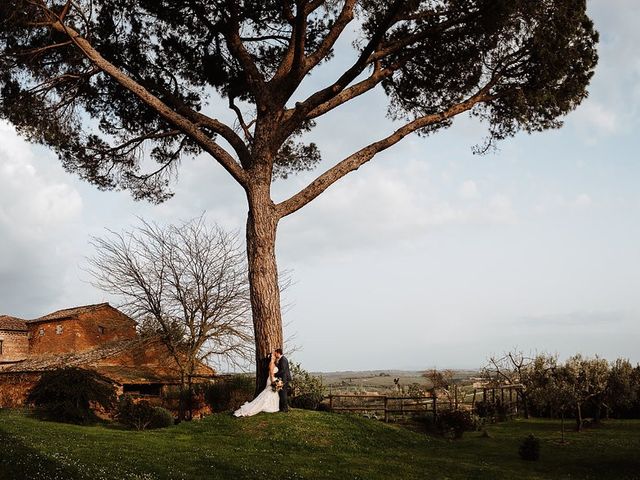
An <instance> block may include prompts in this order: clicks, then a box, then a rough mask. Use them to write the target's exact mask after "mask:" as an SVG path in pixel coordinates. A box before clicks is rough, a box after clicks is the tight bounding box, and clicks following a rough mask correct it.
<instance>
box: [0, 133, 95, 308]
mask: <svg viewBox="0 0 640 480" xmlns="http://www.w3.org/2000/svg"><path fill="white" fill-rule="evenodd" d="M34 151H35V148H34V147H32V146H31V145H29V144H28V143H27V142H25V141H24V140H22V139H20V138H19V137H18V135H17V134H16V132H15V130H14V129H13V128H12V127H10V126H8V125H7V124H6V123H3V122H0V178H1V179H2V186H3V188H2V189H0V292H2V298H0V300H1V304H0V306H1V307H2V310H3V311H1V312H0V314H1V313H9V314H14V315H21V314H22V315H25V314H34V315H35V314H42V313H44V312H43V311H41V308H42V305H45V304H46V305H50V304H51V303H53V302H55V299H56V298H57V296H59V295H60V294H61V293H62V292H63V291H64V283H65V280H64V279H65V278H66V277H67V276H68V269H69V266H70V265H75V264H76V263H77V262H78V258H77V252H76V251H75V250H76V248H75V247H76V242H77V241H78V239H77V238H76V237H77V235H74V233H75V232H74V231H73V228H70V225H71V224H75V223H77V222H78V221H79V220H80V217H81V213H82V209H83V202H82V198H81V197H80V194H79V193H78V191H76V189H75V188H74V187H73V186H71V185H70V184H69V183H66V182H65V181H64V179H62V178H61V176H60V175H59V173H56V172H55V170H54V169H49V168H48V167H49V165H52V166H53V165H56V164H55V163H54V160H52V159H46V161H47V162H51V163H50V164H49V163H46V162H42V163H43V165H44V164H46V167H44V166H43V165H38V161H39V160H40V159H39V158H38V157H36V156H35V155H34ZM58 168H59V167H58ZM80 241H84V239H81V240H80Z"/></svg>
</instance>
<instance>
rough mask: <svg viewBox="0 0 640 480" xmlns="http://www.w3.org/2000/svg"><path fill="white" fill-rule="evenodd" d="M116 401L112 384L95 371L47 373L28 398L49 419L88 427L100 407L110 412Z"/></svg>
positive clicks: (75, 370)
mask: <svg viewBox="0 0 640 480" xmlns="http://www.w3.org/2000/svg"><path fill="white" fill-rule="evenodd" d="M115 401H116V395H115V387H114V385H113V383H112V382H111V380H109V379H108V378H106V377H104V376H102V375H100V374H99V373H97V372H95V371H92V370H84V369H81V368H75V367H68V368H60V369H56V370H51V371H48V372H44V373H43V374H42V376H41V377H40V380H38V382H37V383H36V384H35V385H34V387H33V388H32V389H31V391H30V392H29V395H28V396H27V402H28V403H30V404H32V405H34V406H35V407H36V408H37V409H38V410H39V411H40V413H42V414H43V415H44V416H45V417H46V418H49V419H51V420H55V421H59V422H69V423H80V424H86V423H89V422H91V421H94V420H96V419H97V417H96V415H95V413H94V411H93V409H94V408H95V407H97V406H99V407H102V408H103V409H104V410H105V411H110V410H111V409H112V408H113V406H114V404H115Z"/></svg>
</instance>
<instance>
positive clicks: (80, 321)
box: [0, 303, 215, 408]
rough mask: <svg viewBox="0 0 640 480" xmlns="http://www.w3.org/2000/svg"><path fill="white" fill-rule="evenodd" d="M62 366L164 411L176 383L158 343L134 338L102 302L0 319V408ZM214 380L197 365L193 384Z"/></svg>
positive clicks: (131, 324)
mask: <svg viewBox="0 0 640 480" xmlns="http://www.w3.org/2000/svg"><path fill="white" fill-rule="evenodd" d="M66 366H74V367H80V368H87V369H92V370H96V371H97V372H99V373H101V374H102V375H104V376H106V377H108V378H109V379H111V380H112V381H113V383H114V384H115V385H116V387H117V389H118V393H119V394H122V393H130V394H132V395H135V396H142V397H146V398H150V399H153V400H156V402H157V403H162V404H164V405H165V406H168V407H171V405H170V399H169V392H170V391H171V390H172V386H175V385H178V384H179V383H180V381H179V379H180V374H179V369H178V367H177V364H176V361H175V359H174V358H173V357H172V356H171V355H170V353H169V351H168V349H167V348H166V346H165V345H164V344H163V343H162V341H160V339H159V338H157V337H146V336H145V337H142V336H140V335H139V334H138V332H137V330H136V322H135V321H134V320H132V319H131V318H130V317H128V316H127V315H125V314H124V313H122V312H120V311H119V310H118V309H116V308H114V307H112V306H111V305H109V304H108V303H101V304H98V305H87V306H83V307H76V308H70V309H66V310H59V311H57V312H54V313H50V314H48V315H45V316H43V317H40V318H36V319H33V320H23V319H20V318H15V317H10V316H7V315H0V408H1V407H16V406H20V405H23V404H24V401H25V399H26V396H27V394H28V392H29V390H30V389H31V388H32V387H33V385H34V384H35V383H36V382H37V381H38V379H39V378H40V376H41V375H42V373H43V372H44V371H47V370H52V369H55V368H59V367H66ZM214 376H215V371H214V370H213V369H212V368H210V367H208V366H207V365H204V364H199V365H198V366H197V368H196V375H195V377H196V378H195V379H194V381H209V380H210V379H212V378H213V377H214ZM173 390H175V389H173Z"/></svg>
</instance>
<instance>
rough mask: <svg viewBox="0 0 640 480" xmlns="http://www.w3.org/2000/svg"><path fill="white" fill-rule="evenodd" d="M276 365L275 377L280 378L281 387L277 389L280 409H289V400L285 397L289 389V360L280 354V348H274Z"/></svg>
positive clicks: (286, 410)
mask: <svg viewBox="0 0 640 480" xmlns="http://www.w3.org/2000/svg"><path fill="white" fill-rule="evenodd" d="M275 352H276V367H278V373H276V378H279V379H281V380H282V383H283V385H282V389H281V390H280V391H278V395H280V411H281V412H288V411H289V401H288V399H287V390H289V382H290V381H291V371H290V370H289V360H287V357H285V356H284V355H283V354H282V349H281V348H277V349H276V351H275Z"/></svg>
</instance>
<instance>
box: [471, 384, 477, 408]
mask: <svg viewBox="0 0 640 480" xmlns="http://www.w3.org/2000/svg"><path fill="white" fill-rule="evenodd" d="M476 393H478V389H477V388H474V389H473V399H472V400H471V413H475V412H476Z"/></svg>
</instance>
